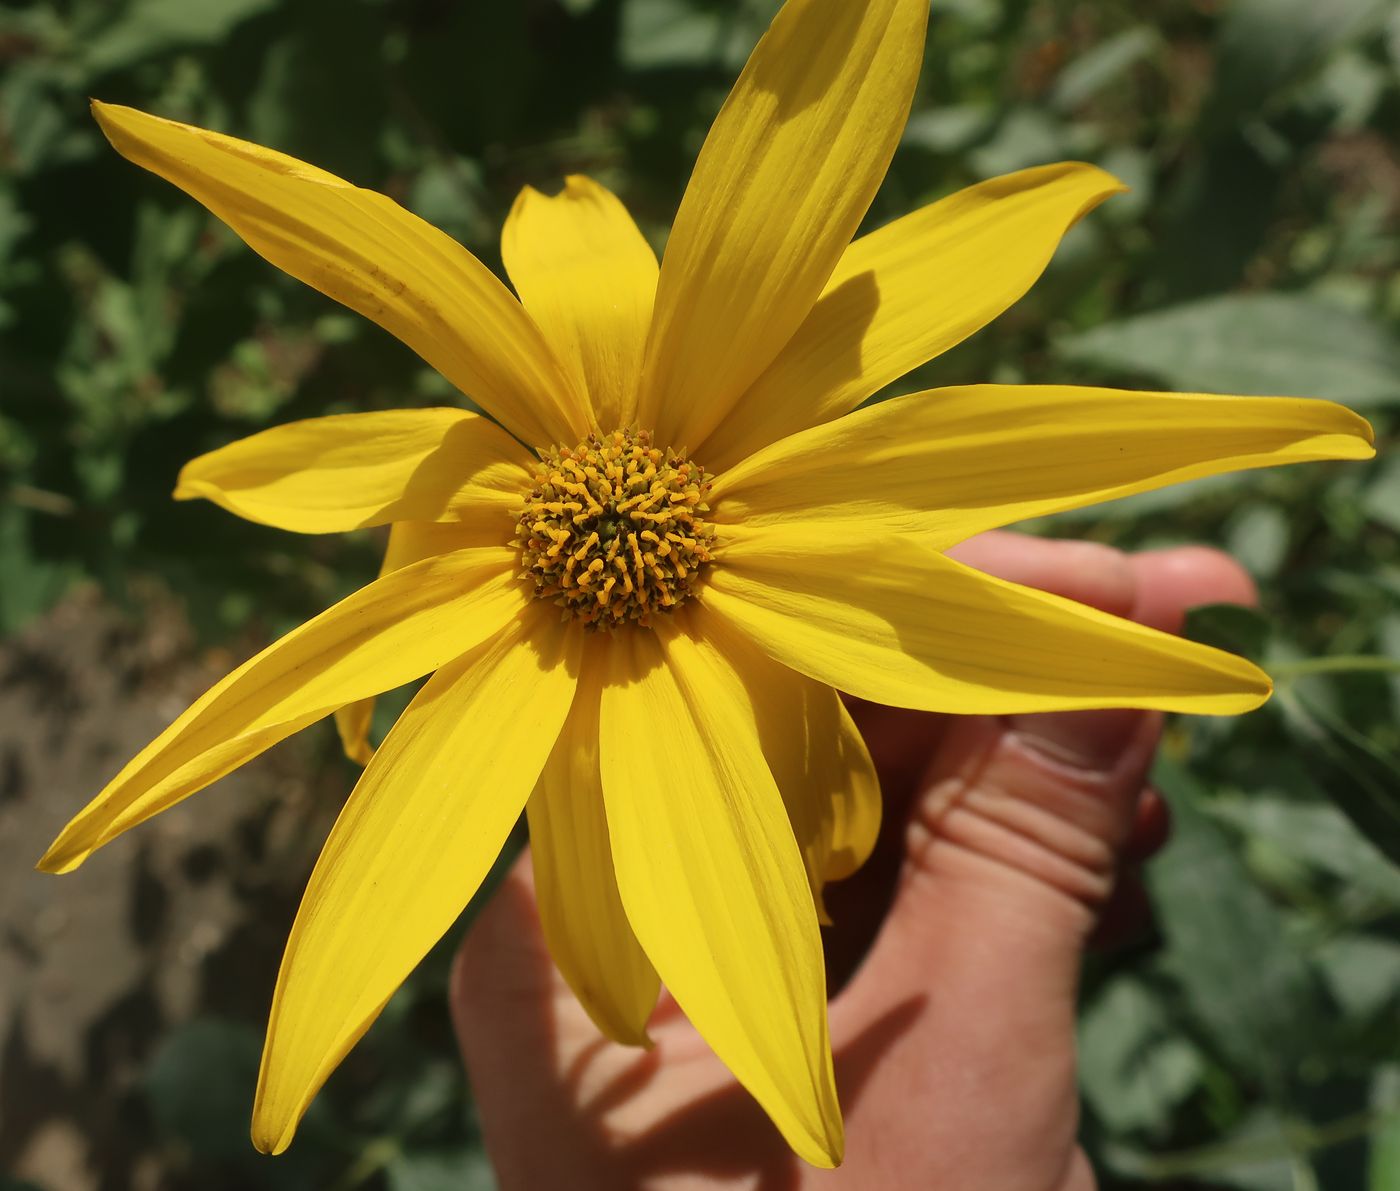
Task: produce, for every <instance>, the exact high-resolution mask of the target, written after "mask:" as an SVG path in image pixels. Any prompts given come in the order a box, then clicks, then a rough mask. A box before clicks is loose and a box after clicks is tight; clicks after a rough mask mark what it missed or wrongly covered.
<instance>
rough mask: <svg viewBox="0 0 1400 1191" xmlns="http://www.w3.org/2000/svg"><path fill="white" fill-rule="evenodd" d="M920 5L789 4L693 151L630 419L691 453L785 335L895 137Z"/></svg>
mask: <svg viewBox="0 0 1400 1191" xmlns="http://www.w3.org/2000/svg"><path fill="white" fill-rule="evenodd" d="M927 25H928V0H861V2H860V3H852V0H788V3H787V4H785V5H784V6H783V8H782V10H781V11H780V12H779V13H778V15H777V17H776V19H775V20H774V21H773V25H772V28H771V29H769V30H768V32H767V33H766V34H765V35H764V37H763V40H762V41H760V42H759V43H758V46H757V48H756V49H755V50H754V52H753V56H752V57H751V58H750V59H749V62H748V65H747V66H746V67H745V68H744V72H743V74H742V75H741V76H740V77H739V81H738V82H737V83H736V84H735V86H734V90H733V92H732V93H731V94H730V96H729V99H728V100H727V101H726V102H725V105H724V107H723V108H722V109H721V111H720V113H719V116H718V118H717V119H716V120H715V123H714V127H713V128H711V129H710V134H709V136H708V137H707V138H706V140H705V145H704V147H703V148H702V149H701V151H700V158H699V160H698V161H697V162H696V164H695V172H694V173H693V174H692V175H691V179H690V184H689V186H688V187H687V188H686V192H685V197H684V199H682V201H681V206H680V210H679V211H678V212H677V214H676V221H675V225H674V226H673V228H672V230H671V238H670V240H669V242H668V243H667V245H666V253H665V257H664V259H663V260H662V263H661V280H660V283H659V286H658V288H657V293H656V314H655V318H654V322H653V327H652V335H651V341H650V343H649V344H648V346H647V366H646V373H645V376H644V379H643V382H642V401H641V410H640V422H641V424H642V425H643V426H644V427H649V428H652V429H654V430H655V431H656V432H657V438H658V441H659V442H661V443H664V444H669V445H672V446H677V447H680V446H685V445H690V446H694V445H695V444H697V443H699V442H700V441H701V440H702V439H704V438H705V437H706V436H707V435H708V434H709V433H710V432H711V431H712V430H713V429H714V427H715V426H716V425H718V424H719V422H720V420H721V419H722V418H723V417H724V416H725V414H726V413H727V412H728V411H729V409H730V408H731V407H732V406H733V404H734V402H735V401H737V400H738V398H739V397H740V396H741V394H742V393H743V392H744V390H745V389H747V388H748V386H749V385H750V384H752V383H753V381H754V380H755V378H757V376H758V375H759V374H760V373H761V372H762V371H763V370H764V368H766V367H767V366H768V364H769V363H770V362H771V361H772V359H773V357H774V356H776V355H777V354H778V351H779V350H780V349H781V348H782V346H783V344H784V343H786V342H787V341H788V339H790V338H791V337H792V333H793V332H794V331H796V330H797V328H798V326H799V325H800V324H801V322H802V320H803V319H804V318H806V317H807V314H808V312H809V311H810V310H811V309H812V305H813V303H815V302H816V300H817V298H818V296H819V295H820V294H821V291H822V287H823V286H824V285H825V284H826V281H827V278H828V277H830V276H831V271H832V269H834V268H835V267H836V262H837V261H838V260H839V259H840V257H841V254H842V252H844V251H845V249H846V247H847V246H848V245H849V243H850V240H851V237H852V236H853V235H855V232H856V228H857V227H858V226H859V224H860V221H861V219H862V217H863V216H864V215H865V212H866V209H867V208H868V207H869V206H870V200H871V199H872V198H873V197H874V195H875V191H876V189H877V188H878V187H879V185H880V181H881V179H882V178H883V177H884V174H885V169H886V167H887V166H888V165H889V161H890V157H891V155H892V154H893V153H894V148H895V145H896V144H897V143H898V141H899V137H900V133H901V131H902V130H903V127H904V121H905V119H906V117H907V116H908V113H909V105H910V102H911V101H912V99H913V95H914V83H915V81H916V79H917V78H918V73H919V66H920V63H921V62H922V60H923V44H924V33H925V30H926V28H927Z"/></svg>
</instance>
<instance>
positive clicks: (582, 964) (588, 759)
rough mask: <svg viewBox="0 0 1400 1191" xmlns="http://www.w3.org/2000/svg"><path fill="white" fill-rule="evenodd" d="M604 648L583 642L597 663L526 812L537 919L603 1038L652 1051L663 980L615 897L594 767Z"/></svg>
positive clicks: (590, 666)
mask: <svg viewBox="0 0 1400 1191" xmlns="http://www.w3.org/2000/svg"><path fill="white" fill-rule="evenodd" d="M624 631H625V630H624ZM607 644H608V642H607V641H606V640H603V639H600V637H599V636H596V635H595V636H594V637H591V638H590V639H589V640H588V642H587V647H588V653H590V654H592V655H593V657H587V656H586V657H585V660H584V665H583V670H582V674H581V677H580V679H579V689H578V694H577V695H576V696H575V698H574V705H573V708H572V710H571V711H570V712H569V719H568V722H567V723H566V724H565V725H564V730H563V731H562V732H561V733H560V734H559V739H558V740H557V741H556V742H555V745H554V752H553V753H551V754H550V757H549V763H548V764H547V765H546V766H545V767H544V772H543V773H541V774H540V781H539V785H538V786H536V788H535V792H534V793H533V794H532V795H531V796H530V801H529V803H528V804H527V806H526V808H525V809H526V811H527V812H528V815H529V820H530V855H531V860H532V863H533V864H534V870H535V895H536V898H537V900H538V903H539V909H540V922H541V924H542V925H543V927H544V935H545V939H546V940H547V942H548V943H549V950H550V954H551V955H553V956H554V962H555V963H556V964H558V965H559V970H560V972H562V973H563V974H564V978H565V979H566V980H567V981H568V983H569V987H570V988H572V989H573V990H574V994H575V995H576V996H577V997H578V999H579V1003H580V1004H581V1005H583V1007H584V1008H585V1009H586V1010H588V1015H589V1016H590V1017H591V1018H592V1019H593V1021H594V1022H595V1023H596V1024H597V1026H598V1028H599V1029H600V1030H601V1031H602V1032H603V1033H604V1034H605V1035H606V1036H607V1037H609V1038H611V1039H612V1040H613V1041H614V1042H621V1043H623V1044H624V1045H627V1046H650V1045H651V1040H650V1039H649V1038H648V1037H647V1019H648V1018H649V1017H650V1016H651V1011H652V1009H653V1008H655V1006H656V996H657V993H658V992H659V991H660V981H659V980H658V979H657V976H656V969H655V968H653V967H652V966H651V961H650V960H648V959H647V957H646V955H645V953H644V952H643V951H642V948H641V944H640V943H638V942H637V937H636V935H634V934H633V933H632V927H631V926H630V925H629V924H628V922H627V916H626V914H625V913H624V912H623V909H622V900H621V898H620V897H619V896H618V892H617V878H616V877H615V876H614V875H613V860H612V848H611V846H610V845H609V843H608V821H607V817H606V815H605V814H604V811H603V787H602V779H601V776H600V774H599V771H598V698H599V694H600V689H601V687H600V684H601V681H602V673H601V671H600V670H599V669H598V664H597V663H598V661H600V660H601V659H600V657H599V656H598V655H599V651H600V650H602V649H605V648H606V647H607Z"/></svg>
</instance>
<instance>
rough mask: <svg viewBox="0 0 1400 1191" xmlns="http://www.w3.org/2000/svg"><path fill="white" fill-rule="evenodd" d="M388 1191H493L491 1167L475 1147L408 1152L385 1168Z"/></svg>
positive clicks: (493, 1174) (493, 1180)
mask: <svg viewBox="0 0 1400 1191" xmlns="http://www.w3.org/2000/svg"><path fill="white" fill-rule="evenodd" d="M385 1173H386V1174H387V1175H388V1181H389V1191H495V1187H496V1176H495V1173H494V1172H493V1171H492V1169H491V1163H490V1161H489V1160H488V1159H487V1157H486V1155H485V1154H484V1153H483V1152H482V1151H481V1150H480V1148H478V1147H473V1146H454V1147H451V1148H435V1149H425V1150H411V1151H408V1152H405V1153H402V1154H399V1155H398V1156H396V1157H395V1158H394V1159H393V1160H392V1161H390V1163H389V1164H388V1166H387V1167H386V1168H385Z"/></svg>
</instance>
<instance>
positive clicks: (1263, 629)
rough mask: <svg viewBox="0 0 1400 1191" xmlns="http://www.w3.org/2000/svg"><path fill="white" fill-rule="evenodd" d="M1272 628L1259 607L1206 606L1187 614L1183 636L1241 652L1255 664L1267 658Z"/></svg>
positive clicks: (1235, 605)
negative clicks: (1266, 649) (1266, 651)
mask: <svg viewBox="0 0 1400 1191" xmlns="http://www.w3.org/2000/svg"><path fill="white" fill-rule="evenodd" d="M1271 631H1272V629H1271V626H1270V625H1269V622H1268V620H1267V619H1265V617H1264V615H1263V614H1262V613H1261V612H1259V611H1258V609H1256V608H1245V607H1242V606H1241V605H1239V604H1202V605H1201V606H1200V607H1199V608H1191V609H1189V610H1188V611H1187V613H1186V625H1185V627H1184V629H1183V630H1182V632H1183V634H1184V635H1185V636H1187V637H1189V638H1190V639H1191V640H1192V641H1199V642H1201V643H1202V644H1204V645H1213V646H1215V648H1216V649H1223V650H1225V651H1227V652H1228V653H1237V654H1239V655H1240V656H1241V657H1247V658H1249V659H1250V660H1251V661H1258V660H1259V659H1260V658H1262V657H1263V656H1264V649H1265V646H1266V645H1267V644H1268V640H1269V634H1270V632H1271Z"/></svg>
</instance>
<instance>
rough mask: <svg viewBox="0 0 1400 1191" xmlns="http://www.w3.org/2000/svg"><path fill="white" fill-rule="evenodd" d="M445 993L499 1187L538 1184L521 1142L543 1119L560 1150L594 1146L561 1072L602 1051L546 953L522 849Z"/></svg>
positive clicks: (464, 947)
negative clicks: (596, 1049)
mask: <svg viewBox="0 0 1400 1191" xmlns="http://www.w3.org/2000/svg"><path fill="white" fill-rule="evenodd" d="M448 995H449V1006H450V1009H451V1014H452V1024H453V1026H454V1028H455V1030H456V1034H457V1041H458V1045H459V1047H460V1048H461V1052H462V1060H463V1063H464V1064H465V1066H466V1069H467V1076H468V1079H469V1081H470V1083H471V1085H472V1089H473V1091H474V1093H475V1103H476V1108H477V1112H478V1114H479V1116H480V1118H481V1126H482V1131H483V1134H484V1136H485V1137H486V1138H487V1140H488V1142H489V1143H490V1149H491V1158H492V1162H493V1164H494V1165H495V1167H496V1170H497V1174H498V1177H499V1178H500V1180H501V1183H502V1185H503V1186H531V1185H538V1181H537V1179H536V1177H535V1176H536V1173H537V1170H538V1161H539V1158H540V1154H539V1152H538V1147H534V1146H532V1145H529V1144H521V1142H522V1139H530V1138H534V1137H536V1136H537V1135H538V1123H539V1122H540V1121H541V1120H547V1121H549V1122H550V1131H551V1136H552V1137H553V1138H554V1140H555V1141H556V1142H557V1143H558V1145H559V1146H560V1148H561V1150H562V1151H564V1152H574V1153H579V1152H585V1151H586V1148H587V1147H590V1146H594V1145H596V1144H597V1143H596V1139H595V1138H593V1137H592V1135H591V1134H590V1133H589V1132H588V1129H587V1126H586V1125H585V1124H584V1123H583V1122H582V1121H581V1120H580V1118H579V1115H578V1112H577V1105H576V1099H577V1094H578V1091H579V1089H578V1087H576V1086H573V1087H571V1086H570V1084H569V1083H568V1081H567V1080H564V1079H561V1078H560V1074H559V1073H560V1072H563V1071H567V1070H568V1069H569V1068H570V1066H571V1065H575V1064H578V1065H582V1060H583V1057H584V1055H585V1052H586V1051H587V1049H588V1048H589V1047H590V1046H602V1045H607V1044H605V1043H604V1041H603V1039H602V1038H601V1036H600V1035H599V1034H598V1031H597V1028H596V1027H595V1026H594V1025H593V1024H592V1022H591V1021H589V1019H588V1015H587V1013H586V1012H585V1011H584V1009H583V1008H582V1006H580V1005H579V1003H578V1001H577V1000H576V999H575V998H574V996H573V994H572V993H571V992H570V991H569V988H568V986H567V985H566V984H565V983H564V980H563V978H562V977H561V976H560V975H559V972H558V969H557V968H556V967H555V966H554V962H553V960H552V959H551V958H550V955H549V951H548V949H547V947H546V946H545V941H544V934H543V932H542V930H541V928H540V920H539V912H538V910H537V908H536V904H535V892H534V880H533V876H532V872H531V861H530V853H529V851H528V850H527V851H526V852H525V853H524V854H523V855H522V856H521V857H520V859H519V860H517V861H516V863H515V865H514V867H513V868H512V869H511V871H510V873H509V874H508V875H507V877H506V879H505V880H504V881H503V882H502V883H501V886H500V888H498V889H497V890H496V892H495V893H494V894H493V895H492V897H491V898H490V900H489V901H488V902H487V903H486V905H485V907H484V908H483V909H482V910H481V912H480V913H479V914H478V915H477V917H476V919H475V920H474V921H473V922H472V925H471V926H470V928H469V929H468V930H467V933H466V936H465V937H464V938H463V939H462V942H461V945H460V946H459V947H458V950H457V955H456V958H455V960H454V962H453V965H452V977H451V982H450V985H449V994H448ZM580 1147H584V1148H583V1149H581V1148H580ZM532 1180H534V1181H533V1182H532Z"/></svg>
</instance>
